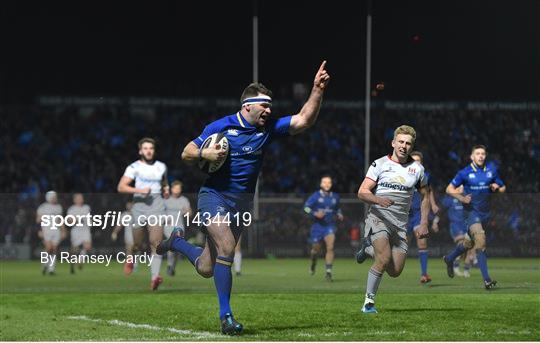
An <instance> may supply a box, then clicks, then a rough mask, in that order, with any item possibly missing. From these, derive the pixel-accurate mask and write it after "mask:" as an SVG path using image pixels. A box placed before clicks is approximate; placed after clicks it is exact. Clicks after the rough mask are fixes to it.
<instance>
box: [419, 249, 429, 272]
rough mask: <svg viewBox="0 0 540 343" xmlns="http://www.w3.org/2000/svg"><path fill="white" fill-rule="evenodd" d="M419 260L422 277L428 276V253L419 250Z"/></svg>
mask: <svg viewBox="0 0 540 343" xmlns="http://www.w3.org/2000/svg"><path fill="white" fill-rule="evenodd" d="M418 259H419V260H420V269H421V271H422V275H427V263H428V251H427V250H418Z"/></svg>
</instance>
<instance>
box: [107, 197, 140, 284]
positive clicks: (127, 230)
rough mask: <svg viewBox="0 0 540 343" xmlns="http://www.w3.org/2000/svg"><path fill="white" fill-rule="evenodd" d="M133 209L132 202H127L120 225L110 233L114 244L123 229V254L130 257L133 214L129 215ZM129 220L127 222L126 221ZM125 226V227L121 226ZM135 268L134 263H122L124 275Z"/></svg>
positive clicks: (132, 243)
mask: <svg viewBox="0 0 540 343" xmlns="http://www.w3.org/2000/svg"><path fill="white" fill-rule="evenodd" d="M132 208H133V202H132V201H128V202H127V203H126V210H125V211H122V213H121V215H120V224H118V225H117V226H115V228H114V229H113V232H112V233H111V240H112V241H113V242H116V240H117V239H118V233H119V232H120V230H122V229H124V246H125V252H126V256H132V255H133V245H134V242H133V214H132V213H131V209H132ZM128 219H129V220H128ZM124 223H125V224H126V225H125V226H124V225H123V224H124ZM135 268H137V265H136V264H135V263H128V262H124V274H126V275H130V274H131V273H132V272H133V271H134V269H135Z"/></svg>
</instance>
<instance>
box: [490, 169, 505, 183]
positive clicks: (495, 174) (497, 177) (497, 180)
mask: <svg viewBox="0 0 540 343" xmlns="http://www.w3.org/2000/svg"><path fill="white" fill-rule="evenodd" d="M493 182H495V183H496V184H498V185H499V186H500V187H503V186H504V182H503V180H502V179H501V177H500V175H499V171H498V170H497V169H495V171H494V172H493Z"/></svg>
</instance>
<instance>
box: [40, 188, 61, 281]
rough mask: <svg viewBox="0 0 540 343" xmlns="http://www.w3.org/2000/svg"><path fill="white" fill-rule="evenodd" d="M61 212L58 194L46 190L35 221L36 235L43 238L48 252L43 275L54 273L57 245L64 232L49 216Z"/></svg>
mask: <svg viewBox="0 0 540 343" xmlns="http://www.w3.org/2000/svg"><path fill="white" fill-rule="evenodd" d="M62 212H63V209H62V205H60V204H59V203H58V195H57V194H56V192H55V191H48V192H47V193H46V194H45V202H44V203H42V204H41V205H39V207H38V209H37V211H36V223H38V224H39V225H40V230H39V232H38V236H39V237H40V238H41V239H42V240H43V245H44V247H45V251H46V252H47V254H48V257H47V262H45V263H43V275H45V274H46V273H47V272H49V274H50V275H53V274H54V273H55V268H56V260H57V258H56V253H57V251H58V245H59V244H60V242H61V241H62V240H63V239H64V238H65V236H66V233H65V229H64V227H63V226H62V227H56V226H54V225H52V217H51V216H61V215H62ZM47 219H48V220H47Z"/></svg>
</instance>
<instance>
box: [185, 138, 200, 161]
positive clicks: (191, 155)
mask: <svg viewBox="0 0 540 343" xmlns="http://www.w3.org/2000/svg"><path fill="white" fill-rule="evenodd" d="M182 161H184V162H185V163H186V164H188V165H190V166H193V165H195V164H196V163H197V162H199V147H198V146H197V145H195V143H193V142H189V143H188V144H187V145H186V147H185V148H184V151H182Z"/></svg>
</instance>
